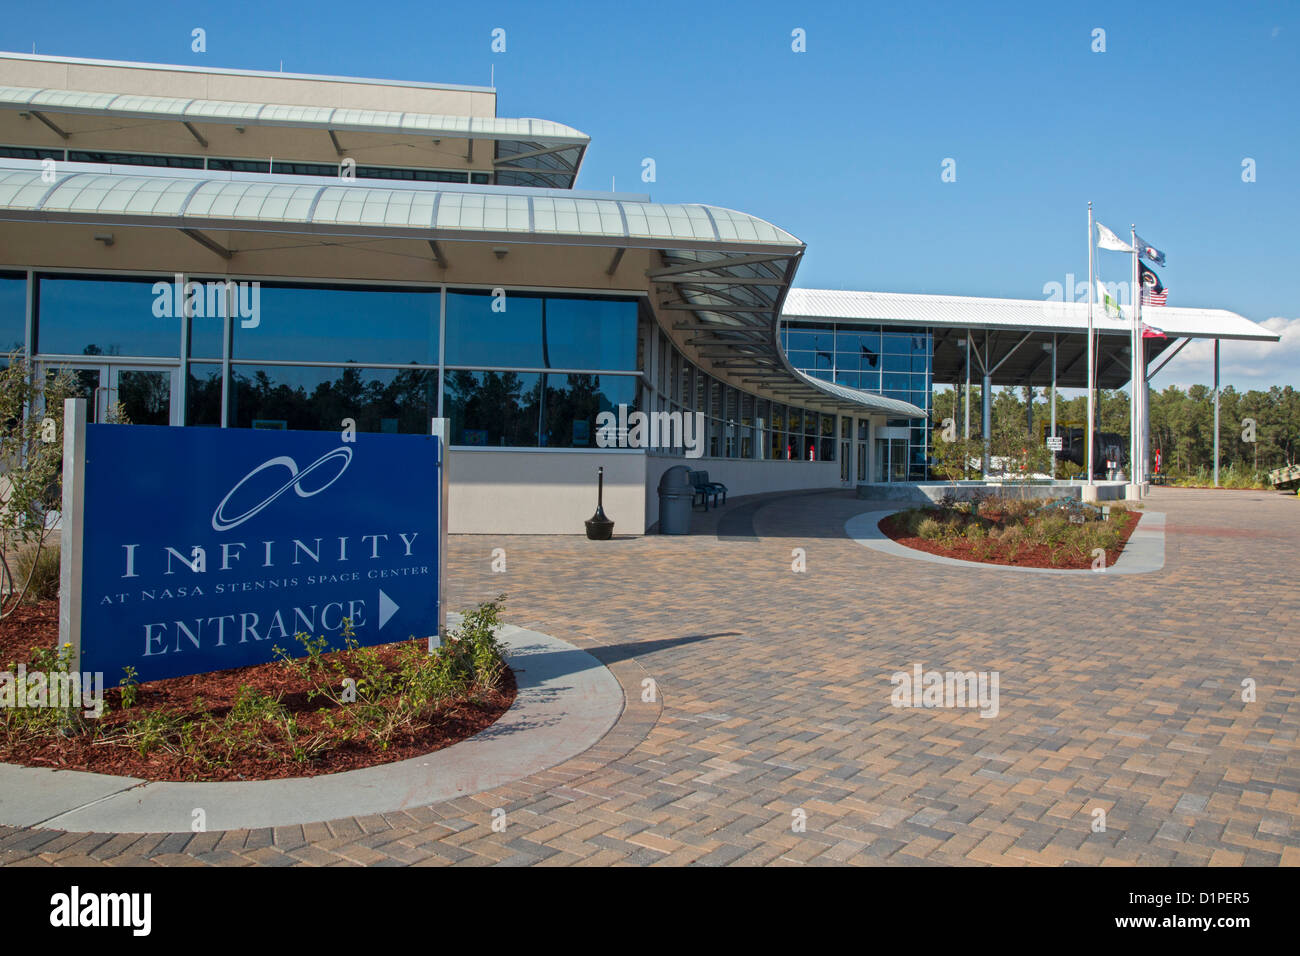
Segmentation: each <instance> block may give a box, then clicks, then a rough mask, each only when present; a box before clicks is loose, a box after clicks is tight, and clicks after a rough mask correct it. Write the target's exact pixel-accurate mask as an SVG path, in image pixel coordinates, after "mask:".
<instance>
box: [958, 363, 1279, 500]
mask: <svg viewBox="0 0 1300 956" xmlns="http://www.w3.org/2000/svg"><path fill="white" fill-rule="evenodd" d="M970 391H971V394H970V410H971V421H970V434H971V437H972V438H977V437H978V438H981V439H982V438H983V435H982V429H981V420H980V389H979V387H978V386H972V387H971V390H970ZM1048 401H1049V400H1048V390H1047V389H1043V388H1020V387H1004V388H1001V389H996V390H995V391H994V395H993V406H992V426H993V435H992V439H993V441H992V443H993V444H994V445H995V446H998V447H1004V448H1010V447H1013V446H1015V445H1016V444H1017V443H1021V444H1029V443H1030V442H1032V443H1034V444H1040V443H1041V442H1042V441H1043V438H1044V436H1045V435H1046V431H1047V425H1048V422H1049V419H1050V412H1051V410H1050V406H1049V404H1048ZM964 405H965V399H964V396H963V398H962V401H960V402H959V401H958V400H957V394H956V392H955V390H954V391H946V392H940V393H937V394H936V395H935V396H934V418H935V422H934V425H935V427H936V429H937V428H941V427H942V424H943V422H944V421H945V420H946V419H949V418H951V419H953V421H954V422H955V423H956V428H957V431H958V433H959V434H964V428H965V420H964V417H963V413H964ZM1097 405H1098V419H1099V427H1100V430H1101V431H1103V432H1113V433H1115V434H1118V435H1121V436H1123V438H1124V439H1125V441H1127V439H1128V434H1129V418H1128V416H1129V399H1128V395H1127V394H1126V393H1124V392H1121V391H1111V390H1106V389H1102V390H1100V391H1099V392H1098V399H1097ZM1148 407H1149V409H1150V421H1151V453H1152V456H1153V457H1154V456H1155V453H1156V451H1157V450H1159V451H1160V458H1161V463H1160V470H1161V471H1162V472H1164V473H1166V474H1169V475H1170V476H1171V477H1173V478H1179V477H1185V476H1197V475H1204V474H1207V473H1209V472H1210V471H1211V470H1212V469H1213V467H1214V390H1213V389H1211V388H1207V387H1206V386H1204V385H1193V386H1191V387H1190V388H1187V389H1181V388H1179V387H1178V386H1176V385H1170V386H1169V387H1167V388H1166V389H1164V390H1163V391H1156V390H1154V389H1152V390H1151V392H1150V401H1149V403H1148ZM1031 410H1032V416H1031ZM1086 420H1087V397H1086V396H1085V395H1077V396H1075V397H1073V398H1066V397H1065V396H1063V395H1062V394H1061V393H1059V392H1058V393H1057V396H1056V422H1057V426H1058V428H1067V427H1076V428H1082V427H1083V426H1084V424H1085V422H1086ZM1031 423H1032V424H1031ZM1031 429H1032V430H1031ZM1297 457H1300V391H1297V390H1296V389H1295V388H1292V387H1291V386H1290V385H1287V386H1277V385H1275V386H1273V387H1272V388H1270V389H1269V390H1268V391H1258V390H1255V389H1252V390H1251V391H1248V392H1238V391H1237V390H1236V389H1234V388H1233V387H1232V386H1226V387H1224V388H1222V389H1220V392H1219V466H1220V469H1221V470H1222V469H1234V470H1235V471H1237V472H1240V473H1244V474H1251V475H1262V474H1263V473H1266V472H1268V471H1270V470H1271V469H1273V468H1280V467H1282V466H1284V465H1293V464H1295V463H1296V461H1297Z"/></svg>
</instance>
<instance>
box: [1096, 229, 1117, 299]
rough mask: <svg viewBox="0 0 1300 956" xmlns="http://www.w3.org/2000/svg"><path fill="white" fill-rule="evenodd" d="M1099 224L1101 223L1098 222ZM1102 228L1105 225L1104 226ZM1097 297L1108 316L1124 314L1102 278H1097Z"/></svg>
mask: <svg viewBox="0 0 1300 956" xmlns="http://www.w3.org/2000/svg"><path fill="white" fill-rule="evenodd" d="M1098 225H1101V224H1100V223H1098ZM1102 228H1105V227H1104V226H1103V227H1102ZM1097 298H1098V299H1099V300H1100V301H1101V305H1102V310H1103V311H1104V312H1105V313H1106V315H1107V316H1110V315H1114V316H1115V317H1116V318H1119V317H1120V316H1121V315H1123V312H1121V311H1120V307H1119V303H1118V302H1116V301H1115V297H1114V296H1113V295H1111V294H1110V293H1109V292H1107V291H1106V283H1104V282H1102V281H1101V279H1100V278H1098V279H1097Z"/></svg>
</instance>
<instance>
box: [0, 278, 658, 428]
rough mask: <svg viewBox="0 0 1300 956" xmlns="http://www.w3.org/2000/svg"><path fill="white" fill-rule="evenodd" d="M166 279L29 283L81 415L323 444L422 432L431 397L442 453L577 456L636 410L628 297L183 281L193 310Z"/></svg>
mask: <svg viewBox="0 0 1300 956" xmlns="http://www.w3.org/2000/svg"><path fill="white" fill-rule="evenodd" d="M174 280H175V277H174V276H169V277H166V278H162V277H146V276H142V277H121V276H105V275H76V274H63V273H59V274H53V273H50V274H37V275H35V277H34V309H35V311H34V315H33V327H34V329H35V335H34V338H35V342H34V346H35V347H34V349H33V352H34V354H35V356H36V359H37V360H38V361H42V362H43V363H44V364H45V365H46V366H47V367H50V368H53V367H56V366H57V367H68V368H71V369H73V370H74V374H75V375H76V376H77V377H78V380H79V381H83V382H84V383H86V388H85V394H86V397H87V398H88V399H89V400H91V401H92V402H93V403H95V404H96V406H97V407H96V408H92V409H91V415H92V416H95V417H96V418H98V417H101V416H103V415H105V414H107V409H108V406H109V405H111V404H114V403H120V404H121V405H122V406H123V410H124V411H125V413H126V416H127V419H128V420H129V421H132V422H135V423H137V424H168V422H169V420H174V421H176V422H177V423H179V422H182V421H183V422H184V424H186V425H192V426H199V427H222V426H223V425H224V426H226V427H232V428H265V429H299V430H336V429H339V428H342V427H343V424H342V423H343V420H344V419H347V418H350V419H353V420H354V421H355V422H356V427H357V429H358V430H360V431H368V432H402V433H419V434H424V433H427V432H428V430H429V423H430V420H431V419H433V418H434V417H437V416H438V414H439V404H440V403H439V398H440V383H441V399H442V402H441V406H442V414H443V415H445V416H446V417H447V418H449V419H450V420H451V427H452V437H451V440H452V443H453V444H455V445H462V446H468V447H513V448H573V449H581V448H594V447H596V418H597V416H598V415H599V414H600V413H601V412H606V411H613V412H615V414H617V409H618V407H619V406H620V405H626V406H628V407H629V409H636V408H639V407H640V401H641V396H640V393H639V384H640V382H641V376H640V374H639V368H638V361H639V356H641V355H642V353H641V351H640V345H639V341H638V329H639V328H640V327H641V325H642V324H643V323H644V322H646V321H647V320H645V319H643V318H642V316H641V308H642V306H641V301H640V300H639V299H638V298H636V297H631V296H626V295H624V296H608V297H601V296H595V295H587V294H574V295H560V294H541V293H534V292H523V291H518V292H516V291H508V292H507V293H506V294H504V295H501V296H494V295H493V291H496V290H492V291H486V290H473V289H455V290H444V289H443V288H442V287H441V286H428V287H414V286H376V285H360V284H346V285H344V284H320V283H293V282H281V281H276V282H261V281H258V282H252V281H243V282H240V281H239V280H235V281H236V284H235V285H234V286H232V287H228V286H227V284H226V282H225V280H224V279H219V278H211V279H209V278H208V277H204V276H187V277H185V280H186V281H187V282H191V283H194V284H196V285H197V287H198V288H199V290H200V291H199V292H198V293H197V294H193V293H192V292H191V291H190V290H191V289H192V288H193V287H188V288H187V289H183V290H180V291H177V290H176V288H175V285H174ZM27 288H28V282H27V276H26V275H25V274H24V273H0V340H3V341H5V342H7V343H9V345H10V349H9V350H12V349H21V348H24V347H25V346H26V340H27V334H26V327H27ZM444 298H445V300H446V303H447V310H446V322H445V325H444V322H443V301H444ZM182 302H190V303H194V304H192V305H191V306H190V307H189V311H190V313H191V314H190V315H189V317H188V318H186V317H183V316H180V317H178V315H179V313H180V312H183V311H185V309H179V310H178V308H177V305H178V303H182ZM227 312H229V313H230V316H227ZM182 333H184V336H183V335H182ZM444 336H445V341H446V343H447V361H446V362H443V361H442V359H443V356H442V354H441V346H440V343H441V342H442V341H443V340H444ZM186 342H187V343H188V345H187V346H186V345H185V344H184V343H186ZM183 352H184V353H185V354H183ZM173 412H175V415H173Z"/></svg>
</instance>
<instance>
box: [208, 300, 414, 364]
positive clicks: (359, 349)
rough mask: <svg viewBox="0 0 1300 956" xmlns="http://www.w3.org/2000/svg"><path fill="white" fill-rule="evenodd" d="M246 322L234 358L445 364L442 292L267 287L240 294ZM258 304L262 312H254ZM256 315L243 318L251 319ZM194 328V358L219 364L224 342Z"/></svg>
mask: <svg viewBox="0 0 1300 956" xmlns="http://www.w3.org/2000/svg"><path fill="white" fill-rule="evenodd" d="M236 294H237V295H238V296H240V304H241V308H240V309H239V310H237V311H238V315H239V316H240V321H238V322H232V323H231V325H232V327H233V331H234V345H233V348H232V351H231V355H232V356H233V357H234V358H235V359H243V360H248V359H262V360H267V359H291V360H295V361H305V362H359V363H367V362H371V363H383V364H392V365H410V364H419V365H436V364H437V363H438V311H439V293H438V290H436V289H393V288H374V287H370V286H306V285H282V284H267V283H262V284H261V285H260V286H258V287H257V288H256V289H253V288H251V287H249V286H247V285H245V286H243V287H240V288H238V289H237V290H236ZM254 303H255V304H256V305H255V308H250V306H253V305H254ZM252 311H256V315H255V316H252V317H249V318H244V317H243V316H244V315H245V314H246V313H248V312H252ZM201 322H202V320H199V319H195V320H193V322H192V323H191V326H192V338H193V339H194V343H195V344H192V345H191V348H190V354H191V355H193V356H195V357H196V358H220V357H221V351H220V338H219V337H214V336H211V335H204V336H203V338H202V340H201V341H202V343H203V344H202V347H203V348H204V349H207V350H211V349H214V348H215V349H216V351H215V352H208V353H207V354H203V353H200V352H198V351H196V345H197V343H198V342H199V341H200V339H199V337H198V336H197V335H196V334H195V333H194V332H193V328H194V327H197V326H199V325H200V323H201Z"/></svg>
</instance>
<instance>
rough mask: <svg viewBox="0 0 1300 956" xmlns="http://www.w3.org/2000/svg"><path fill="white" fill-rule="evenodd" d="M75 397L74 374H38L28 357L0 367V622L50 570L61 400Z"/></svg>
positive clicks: (18, 354)
mask: <svg viewBox="0 0 1300 956" xmlns="http://www.w3.org/2000/svg"><path fill="white" fill-rule="evenodd" d="M75 394H76V381H75V379H74V378H73V377H72V374H71V373H70V372H68V371H67V370H66V369H63V370H59V371H57V372H54V371H51V372H49V373H48V374H45V375H38V374H36V373H35V372H34V371H33V369H32V367H31V363H30V362H29V361H28V359H27V355H26V353H25V352H22V351H15V352H11V353H10V354H9V356H8V360H7V363H6V364H5V365H4V367H3V368H0V461H3V462H4V481H2V482H0V618H3V617H7V616H8V615H9V614H11V613H12V612H13V610H14V608H15V607H17V606H18V605H19V604H20V603H22V602H23V601H24V600H26V597H27V594H28V592H29V591H30V590H31V588H32V582H33V580H34V579H36V578H37V577H38V576H40V575H42V574H44V573H45V571H46V570H47V569H48V567H49V563H48V560H47V559H44V558H43V557H42V552H43V551H44V550H45V549H46V547H47V546H48V544H49V539H50V536H51V534H52V532H53V528H52V523H51V522H50V521H49V520H48V517H47V516H48V515H49V513H50V512H51V511H57V510H58V509H59V507H60V498H61V494H62V492H61V481H60V479H61V474H62V471H61V469H62V463H63V401H64V399H65V398H70V397H72V396H73V395H75ZM20 556H22V560H23V562H24V564H25V568H26V571H25V573H23V572H22V571H20V568H19V567H18V564H19V559H20ZM55 564H56V567H57V559H56V562H55ZM56 580H57V575H56ZM56 588H57V583H56Z"/></svg>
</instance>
